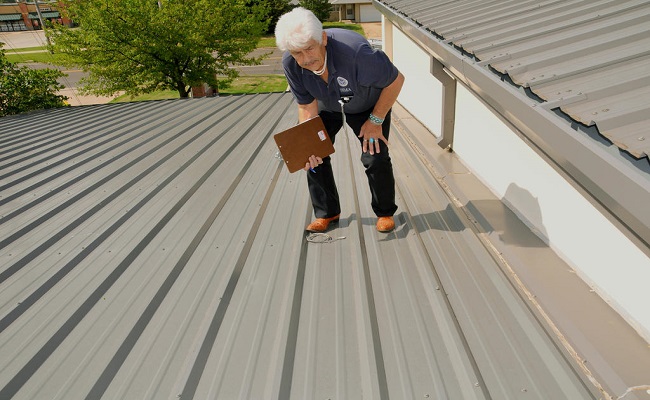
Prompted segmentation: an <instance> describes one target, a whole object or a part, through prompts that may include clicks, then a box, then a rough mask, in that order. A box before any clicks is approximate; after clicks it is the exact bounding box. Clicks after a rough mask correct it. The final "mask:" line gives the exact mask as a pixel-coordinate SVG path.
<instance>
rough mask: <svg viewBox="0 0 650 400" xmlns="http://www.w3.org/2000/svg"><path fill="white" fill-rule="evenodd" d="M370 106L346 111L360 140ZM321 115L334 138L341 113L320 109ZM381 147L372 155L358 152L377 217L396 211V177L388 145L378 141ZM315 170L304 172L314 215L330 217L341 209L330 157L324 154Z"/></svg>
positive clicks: (386, 126)
mask: <svg viewBox="0 0 650 400" xmlns="http://www.w3.org/2000/svg"><path fill="white" fill-rule="evenodd" d="M371 111H372V110H368V111H366V112H363V113H359V114H345V118H346V121H347V124H348V125H349V126H350V128H352V131H353V132H354V134H355V136H357V139H358V140H359V144H360V145H363V139H362V138H359V137H358V136H359V134H360V133H361V126H362V125H363V124H364V123H365V122H366V121H367V120H368V116H369V115H370V112H371ZM390 114H391V113H390V111H389V112H388V114H387V115H386V118H385V119H384V123H383V124H382V131H383V134H384V137H385V138H386V140H388V133H389V130H390ZM319 115H320V117H321V118H322V120H323V123H324V124H325V129H326V130H327V133H328V135H329V136H330V138H331V139H332V142H334V140H335V138H336V134H337V133H338V132H339V130H341V127H342V126H343V117H342V115H341V113H340V112H331V111H321V112H320V114H319ZM379 143H380V149H381V151H380V152H379V153H375V154H374V155H371V154H370V153H369V152H366V153H363V152H362V154H361V162H362V163H363V166H364V167H365V168H366V176H367V177H368V185H369V186H370V193H371V194H372V203H371V204H372V209H373V211H374V212H375V214H376V215H377V216H378V217H386V216H392V215H393V214H395V211H397V205H396V204H395V178H394V177H393V164H392V163H391V161H390V156H389V155H388V147H387V146H386V144H385V143H384V142H382V141H379ZM315 171H316V173H312V172H310V171H308V172H307V184H308V186H309V193H310V195H311V202H312V205H313V207H314V215H316V218H329V217H333V216H335V215H338V214H340V213H341V204H340V202H339V194H338V191H337V190H336V183H335V182H334V173H333V172H332V164H331V160H330V157H325V158H323V163H322V164H321V165H319V166H318V167H317V168H316V169H315Z"/></svg>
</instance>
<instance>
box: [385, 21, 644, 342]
mask: <svg viewBox="0 0 650 400" xmlns="http://www.w3.org/2000/svg"><path fill="white" fill-rule="evenodd" d="M386 31H387V32H389V31H390V29H387V30H386ZM392 31H393V40H394V47H393V52H394V57H393V61H394V62H395V63H396V65H397V66H398V68H399V69H400V70H401V71H402V73H403V74H404V75H405V77H406V83H405V87H404V90H403V91H402V93H401V94H400V97H399V102H400V103H401V104H402V105H403V106H404V107H405V108H407V109H408V110H409V111H410V112H411V113H413V115H414V116H415V117H416V118H418V119H419V120H420V121H421V122H422V123H423V124H424V125H425V126H427V127H428V128H429V129H430V130H431V131H433V132H436V133H437V132H440V118H441V94H440V93H441V87H442V86H441V85H440V84H439V83H437V81H435V78H433V77H432V76H431V75H430V74H429V73H428V70H429V61H428V60H429V56H428V55H427V54H426V53H425V52H424V51H423V50H422V49H420V48H419V47H418V46H417V45H415V44H414V43H412V42H410V40H409V39H408V38H407V37H406V36H405V35H404V34H403V33H401V32H400V31H399V30H398V29H397V28H396V27H394V28H393V29H392ZM385 42H386V40H385ZM427 74H428V75H429V76H427ZM432 80H434V81H435V82H432ZM454 151H455V152H456V154H457V155H458V156H459V158H460V160H461V161H462V162H463V163H464V164H466V165H467V166H468V168H469V169H470V170H471V171H472V172H473V173H474V174H475V175H477V176H478V177H479V178H480V179H481V180H482V181H483V182H484V183H485V184H486V186H488V187H489V188H490V189H491V190H492V191H493V192H494V194H495V195H496V196H497V197H499V198H501V199H502V200H503V201H504V202H505V203H506V204H508V206H510V207H511V208H512V209H513V210H514V211H515V212H516V213H517V214H518V215H519V216H520V218H522V220H524V222H526V223H527V224H528V225H529V226H531V227H533V228H534V229H535V230H536V231H537V232H538V234H539V235H540V237H542V238H543V239H545V240H546V241H547V242H548V243H549V245H550V246H551V247H552V248H553V249H554V250H555V251H556V252H557V253H558V254H559V255H560V256H561V257H563V258H564V259H565V261H566V262H567V263H569V265H571V266H572V267H573V268H574V269H575V271H576V272H577V273H578V274H579V275H580V276H581V277H582V279H583V280H584V281H585V282H587V284H589V285H590V286H591V287H592V288H593V289H594V290H596V292H597V293H599V294H600V295H601V297H603V298H604V299H605V300H606V301H608V302H609V303H610V304H611V305H612V306H613V307H614V309H616V310H617V311H618V312H619V313H620V314H621V315H622V316H623V317H624V318H625V319H626V320H627V321H628V322H629V323H630V324H631V325H632V326H633V327H634V328H635V329H636V330H637V331H638V332H639V333H641V335H642V336H644V337H645V338H646V340H649V341H650V307H648V303H649V295H648V293H650V290H648V284H649V283H650V259H649V258H648V257H647V256H646V255H645V254H644V253H643V252H641V251H640V250H639V249H638V248H637V247H636V246H635V245H634V244H632V243H631V242H630V241H629V240H628V239H627V238H626V237H625V235H623V234H622V233H621V232H620V231H619V230H618V229H617V228H616V227H615V226H614V225H612V224H611V223H610V222H609V221H608V220H607V218H605V217H604V216H603V215H602V214H601V213H600V212H599V211H598V210H597V209H595V208H594V207H593V206H592V205H591V204H590V203H589V201H587V200H586V199H585V198H584V197H583V196H582V195H581V194H580V193H579V192H578V191H576V190H575V189H574V188H573V187H572V186H571V185H570V184H569V183H568V182H567V181H565V180H564V178H563V177H562V176H561V175H559V174H558V173H557V172H556V171H555V170H554V169H553V168H552V167H551V166H549V165H548V164H547V163H546V162H545V161H544V160H543V159H542V158H541V157H539V156H538V155H537V153H535V152H534V151H533V150H532V149H531V148H530V147H529V146H528V145H527V144H525V143H524V142H523V141H522V140H521V139H520V138H519V136H517V134H515V132H513V131H512V130H511V129H510V128H509V126H508V125H506V124H505V123H504V122H503V121H501V120H500V119H499V118H498V117H497V116H495V115H494V114H493V113H492V112H491V110H490V109H488V108H487V106H486V105H484V104H483V103H482V102H481V101H479V99H477V98H476V97H475V96H474V94H473V93H472V92H470V91H469V90H467V89H466V88H465V87H463V86H462V85H461V84H459V85H458V92H457V102H456V121H455V136H454Z"/></svg>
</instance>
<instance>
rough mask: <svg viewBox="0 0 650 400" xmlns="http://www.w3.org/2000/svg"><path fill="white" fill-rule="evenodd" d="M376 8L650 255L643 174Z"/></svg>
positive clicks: (648, 189)
mask: <svg viewBox="0 0 650 400" xmlns="http://www.w3.org/2000/svg"><path fill="white" fill-rule="evenodd" d="M373 4H374V5H375V7H377V9H378V10H379V11H380V12H381V13H382V14H383V15H384V16H385V17H386V18H387V19H388V20H389V21H390V22H391V23H393V24H395V25H396V26H398V27H399V28H400V30H401V31H402V32H404V34H405V35H407V36H408V37H409V38H410V39H412V40H413V41H415V42H416V43H418V44H419V45H420V46H421V47H422V48H424V49H426V51H427V52H429V53H430V54H431V55H432V57H434V58H435V59H436V60H438V61H439V62H440V63H441V64H442V65H443V66H444V68H445V69H446V70H447V71H449V73H450V74H452V75H453V77H454V78H455V79H456V80H458V81H460V82H461V83H462V84H463V85H465V86H466V87H467V89H468V90H471V91H472V92H473V93H474V94H475V95H476V96H477V97H479V98H480V99H481V100H482V101H483V102H484V103H485V104H486V105H487V106H489V107H490V108H491V109H492V110H493V111H494V112H495V113H496V114H497V115H498V116H499V117H500V118H502V119H503V120H504V121H505V122H507V123H508V124H510V125H511V126H512V127H513V128H514V130H515V132H517V133H518V134H520V135H521V136H522V137H523V138H524V140H525V141H526V143H529V145H530V146H531V147H532V148H533V149H534V150H535V151H536V152H538V154H540V155H542V156H543V157H544V158H546V159H547V160H548V161H549V162H550V164H551V165H552V166H553V167H554V168H555V169H556V170H557V171H558V172H560V173H561V174H563V175H564V176H565V177H566V178H568V181H569V182H571V183H572V185H573V186H574V187H575V188H576V189H577V190H579V191H580V192H582V193H583V195H585V197H586V198H587V199H589V201H590V202H591V203H592V204H593V205H594V206H595V207H597V208H598V209H599V210H600V211H601V212H603V214H604V215H605V216H606V217H607V218H608V219H609V220H610V221H611V222H612V223H614V224H615V225H616V226H617V227H618V228H619V229H621V231H622V232H623V233H624V234H625V235H626V236H627V237H628V238H629V239H630V240H632V241H633V242H634V243H635V245H636V246H637V247H639V249H641V250H642V251H643V252H644V253H646V254H648V255H650V213H648V212H647V207H646V205H645V202H643V201H639V199H646V198H647V197H648V193H650V181H648V180H647V179H642V178H641V179H640V176H639V175H638V174H639V173H638V172H636V171H634V170H633V169H632V168H631V167H629V166H627V165H625V164H624V162H623V161H622V159H620V158H618V157H617V156H615V155H613V154H611V153H609V152H608V151H606V150H605V149H603V148H602V147H599V144H598V143H596V142H595V141H594V140H592V139H591V138H589V137H586V136H583V135H582V134H581V133H580V132H577V131H576V130H574V129H572V128H571V127H570V126H569V125H568V124H567V123H566V122H565V121H564V120H562V119H560V118H558V116H557V115H556V114H553V113H552V112H549V111H547V110H545V109H544V107H543V106H542V103H539V102H536V101H535V100H533V99H531V98H528V97H526V96H525V95H524V94H522V93H521V92H519V91H517V90H516V89H515V88H513V87H511V86H509V85H504V84H503V82H502V81H500V79H499V77H498V76H497V75H496V74H494V73H492V72H491V71H490V70H488V69H487V68H485V67H483V66H481V64H480V63H479V62H476V61H474V60H472V59H471V58H469V57H466V56H464V55H463V54H461V53H460V52H459V51H458V50H456V49H455V48H454V47H452V46H451V45H450V44H448V43H446V42H444V41H441V40H439V39H437V38H435V37H434V36H433V35H432V34H431V33H430V32H427V31H426V30H424V29H423V28H422V27H420V26H418V25H416V23H415V22H414V21H412V20H410V19H407V18H405V17H404V15H401V14H399V13H398V12H396V11H395V10H393V9H391V8H389V7H388V6H386V5H385V4H382V3H381V2H378V1H377V0H374V1H373Z"/></svg>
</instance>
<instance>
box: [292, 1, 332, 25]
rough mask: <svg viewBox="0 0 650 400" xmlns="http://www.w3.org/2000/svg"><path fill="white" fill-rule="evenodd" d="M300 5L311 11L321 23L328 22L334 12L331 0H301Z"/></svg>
mask: <svg viewBox="0 0 650 400" xmlns="http://www.w3.org/2000/svg"><path fill="white" fill-rule="evenodd" d="M299 3H300V6H301V7H304V8H306V9H308V10H311V12H313V13H314V15H315V16H316V18H318V19H319V20H320V21H321V22H325V21H327V20H328V19H329V17H330V13H331V12H332V5H331V4H330V2H329V0H300V1H299Z"/></svg>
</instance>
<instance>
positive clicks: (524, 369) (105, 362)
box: [0, 93, 645, 400]
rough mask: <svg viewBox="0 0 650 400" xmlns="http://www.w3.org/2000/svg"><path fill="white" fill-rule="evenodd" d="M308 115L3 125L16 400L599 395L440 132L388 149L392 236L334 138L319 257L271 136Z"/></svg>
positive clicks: (58, 112)
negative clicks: (334, 184)
mask: <svg viewBox="0 0 650 400" xmlns="http://www.w3.org/2000/svg"><path fill="white" fill-rule="evenodd" d="M296 119H297V111H296V107H295V106H293V99H292V96H291V94H288V93H284V94H282V93H274V94H262V95H250V96H235V97H222V98H206V99H190V100H176V101H156V102H144V103H130V104H108V105H101V106H92V107H74V108H64V109H55V110H48V111H44V112H38V113H31V114H26V115H21V116H16V117H8V118H3V119H0V132H1V133H0V191H1V192H0V193H1V198H0V264H1V265H2V267H1V270H0V360H1V361H0V398H1V399H8V398H15V399H41V398H47V399H81V398H86V399H99V398H106V399H114V398H119V399H160V398H182V399H188V398H196V399H207V398H218V399H275V398H280V399H288V398H295V399H312V398H313V399H315V398H322V399H357V398H367V399H389V398H392V399H407V398H408V399H411V398H435V399H442V398H447V399H514V398H522V396H524V397H525V398H527V399H528V398H530V399H545V400H547V399H572V400H574V399H595V398H598V396H599V395H598V394H597V393H598V392H597V390H596V388H595V387H594V386H592V385H591V384H590V383H587V382H588V377H587V375H586V374H585V370H583V366H582V365H579V364H578V363H577V362H575V360H573V358H572V357H569V356H568V355H567V353H566V352H565V351H564V350H563V349H562V346H561V345H559V344H558V342H557V341H556V339H557V338H556V337H555V335H553V334H550V333H549V332H550V331H549V330H548V327H547V326H546V325H545V324H542V323H541V322H540V318H539V316H537V315H536V314H535V313H534V312H532V310H531V304H530V303H529V302H527V301H525V300H523V298H522V296H521V295H520V294H519V293H518V292H517V290H516V289H515V287H514V286H513V285H512V284H511V282H510V281H509V279H508V277H507V274H505V273H504V272H503V270H502V269H501V265H500V261H499V257H498V256H496V255H495V253H494V252H493V251H492V250H490V248H489V246H487V245H486V244H485V242H484V240H483V239H482V238H481V235H480V232H477V230H476V226H475V225H473V223H472V220H471V219H470V218H468V217H467V215H466V213H465V212H466V211H467V210H463V209H462V206H460V205H458V204H456V203H455V202H454V201H452V200H450V198H449V195H448V193H447V192H446V191H445V189H444V185H441V184H440V182H439V181H438V180H437V179H436V178H435V173H434V171H433V170H432V168H433V167H432V165H431V162H432V161H427V157H428V156H426V155H425V154H424V153H425V152H426V151H425V150H423V148H422V147H420V146H419V145H418V141H419V140H429V139H426V137H427V136H428V135H425V137H424V139H418V138H416V137H415V136H413V135H411V134H410V133H409V131H408V130H407V129H405V130H402V131H400V134H394V135H393V136H392V137H391V142H392V146H391V154H392V158H393V160H394V163H395V169H396V179H397V182H398V183H397V189H398V199H397V200H398V205H399V207H400V209H399V211H398V214H397V224H398V226H397V229H396V231H395V232H393V233H390V234H380V233H378V232H376V230H375V228H374V218H372V215H373V214H372V210H371V208H370V194H369V193H368V190H367V189H365V188H366V184H365V174H364V172H363V167H362V166H361V163H360V162H358V156H359V149H358V144H357V143H356V140H355V139H354V138H352V137H345V135H339V136H340V137H339V140H338V141H337V147H336V148H337V151H336V155H335V157H334V158H333V161H334V166H335V170H336V171H337V180H338V185H339V192H340V193H341V194H342V199H341V201H342V207H343V210H344V212H343V215H342V218H341V222H340V224H339V226H338V228H337V229H336V230H334V231H332V232H331V234H332V235H333V236H334V238H335V239H339V240H335V241H333V242H332V243H327V244H317V243H308V242H307V241H306V240H305V237H304V232H303V229H304V226H305V225H306V224H307V222H308V221H309V220H310V219H311V207H310V205H309V200H308V194H307V190H306V188H305V182H304V177H303V175H302V174H301V173H296V174H289V173H288V172H287V171H286V169H285V168H284V166H283V163H282V162H281V161H280V160H278V159H277V158H276V157H275V153H276V147H275V144H274V142H273V140H272V138H271V136H272V134H273V133H275V132H277V131H279V130H280V129H283V128H286V127H289V126H291V125H293V123H294V122H295V121H296ZM403 128H404V127H403ZM429 138H430V137H429ZM350 171H352V172H350ZM494 207H496V205H494V206H491V208H494ZM499 207H502V206H499ZM474 223H476V221H474ZM510 234H514V232H511V233H510ZM515 237H516V234H515ZM527 245H528V246H531V244H530V243H529V244H527ZM533 247H534V246H533ZM608 343H609V342H608ZM637 354H638V353H637ZM644 359H645V358H644Z"/></svg>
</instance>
